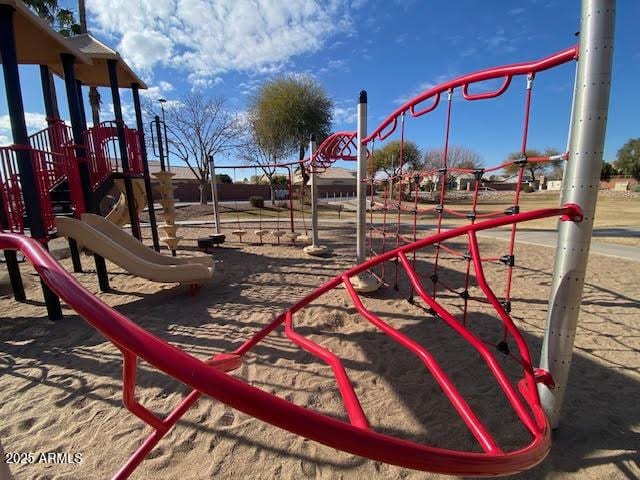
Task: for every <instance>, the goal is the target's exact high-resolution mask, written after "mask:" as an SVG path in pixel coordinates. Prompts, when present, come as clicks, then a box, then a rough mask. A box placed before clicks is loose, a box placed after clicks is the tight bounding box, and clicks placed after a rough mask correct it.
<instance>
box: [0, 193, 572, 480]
mask: <svg viewBox="0 0 640 480" xmlns="http://www.w3.org/2000/svg"><path fill="white" fill-rule="evenodd" d="M554 216H562V219H563V220H570V221H580V220H581V219H582V213H581V210H580V208H579V207H578V206H576V205H573V204H568V205H565V206H563V207H561V208H547V209H541V210H536V211H531V212H525V213H517V214H514V215H510V216H505V217H502V218H498V219H491V220H486V221H483V222H478V223H474V224H469V225H465V226H462V227H459V228H456V229H453V230H449V231H445V232H440V233H438V234H436V235H433V236H430V237H428V238H424V239H421V240H419V241H417V242H414V243H411V244H409V245H405V246H402V247H400V248H396V249H395V250H392V251H389V252H386V253H385V254H383V255H380V256H378V257H375V258H373V259H371V260H369V261H367V262H365V263H362V264H360V265H358V266H356V267H353V268H351V269H350V270H348V271H347V272H345V273H344V274H343V275H339V276H337V277H335V278H333V279H332V280H330V281H328V282H327V283H325V284H324V285H322V286H321V287H319V288H318V289H316V290H314V291H313V292H312V293H310V294H309V295H307V296H306V297H304V298H303V299H302V300H300V301H299V302H297V303H296V304H294V305H293V306H292V307H291V308H289V309H288V310H286V311H285V312H283V313H281V314H280V315H278V316H277V317H276V318H275V319H274V320H273V321H272V322H271V323H269V324H268V325H266V326H265V327H264V328H263V329H261V330H260V331H258V332H257V333H256V334H255V335H254V336H253V337H252V338H250V339H249V340H247V341H246V342H245V343H244V344H243V345H242V346H240V347H239V348H238V349H236V350H235V351H234V352H233V353H231V354H221V355H217V356H216V357H214V358H212V359H210V360H207V361H202V360H199V359H197V358H195V357H193V356H191V355H189V354H188V353H186V352H185V351H183V350H181V349H179V348H177V347H174V346H173V345H170V344H168V343H166V342H164V341H163V340H161V339H159V338H158V337H156V336H154V335H152V334H151V333H149V332H147V331H146V330H144V329H142V328H141V327H139V326H138V325H137V324H135V323H134V322H132V321H131V320H129V319H128V318H127V317H125V316H124V315H122V314H121V313H119V312H117V311H116V310H114V309H113V308H111V307H109V306H107V305H106V304H104V303H103V302H102V301H101V300H100V299H99V298H97V297H96V296H95V295H93V294H92V293H90V292H89V291H87V290H86V289H85V288H84V287H82V286H81V285H80V284H79V283H78V282H77V281H76V280H75V279H74V278H73V277H72V276H71V275H70V274H69V273H67V272H66V271H65V270H64V269H63V268H62V267H61V266H60V265H59V264H58V263H57V262H56V261H55V260H54V259H53V258H52V257H51V256H50V255H49V254H48V252H46V251H45V250H44V248H43V247H42V246H41V245H39V244H37V243H36V242H34V241H33V240H31V239H29V238H26V237H24V236H20V235H15V234H2V233H0V249H17V250H21V251H22V252H23V253H24V254H25V256H26V257H27V258H28V259H29V260H30V262H31V263H32V264H33V265H34V267H35V268H36V270H37V271H38V273H39V274H40V276H41V278H42V280H43V281H44V282H45V283H46V284H47V285H49V286H50V287H51V289H52V290H54V292H55V293H56V294H58V295H59V296H60V297H61V298H62V299H63V300H64V301H65V302H66V303H67V304H68V305H69V306H70V307H71V308H73V309H74V310H75V311H76V312H77V313H78V314H79V315H81V316H82V317H83V318H84V319H85V320H86V321H87V322H88V323H90V324H91V325H92V326H94V327H95V328H96V329H97V330H98V331H99V332H100V333H101V334H102V335H104V336H105V337H106V338H107V339H109V340H110V341H111V342H112V343H114V344H115V345H116V347H117V348H118V349H119V350H120V351H121V352H122V353H123V356H124V360H125V363H124V374H123V377H124V380H123V382H124V388H123V390H124V391H123V400H124V404H125V406H126V407H127V408H128V409H129V410H130V411H131V412H132V413H134V414H135V415H137V416H138V417H139V418H141V419H142V420H143V421H145V422H146V423H147V424H149V425H150V426H151V427H152V428H153V433H152V434H151V435H150V436H149V437H148V438H147V439H146V441H144V442H143V443H142V445H141V446H140V447H139V448H138V450H137V451H136V453H135V454H134V455H133V456H132V457H131V459H130V460H129V461H128V462H127V464H126V465H125V466H124V467H123V468H122V469H121V470H120V471H119V472H118V473H117V474H116V476H115V477H114V478H127V477H128V476H129V475H131V473H132V472H133V471H134V470H135V468H136V467H137V466H138V465H139V464H140V462H141V461H142V460H143V459H144V457H145V456H146V455H147V454H148V453H149V452H150V451H151V450H152V449H153V447H154V446H155V445H156V444H157V443H158V441H159V440H160V439H161V438H162V437H163V436H164V435H165V434H166V433H167V431H168V430H169V429H170V428H171V427H172V426H173V425H174V424H175V423H176V422H177V421H178V420H179V419H180V417H181V416H182V415H183V414H184V413H185V412H186V411H187V410H188V408H189V407H190V406H191V405H193V403H194V402H195V401H196V400H197V399H198V398H199V397H200V395H201V394H205V395H209V396H211V397H213V398H215V399H217V400H219V401H221V402H223V403H225V404H227V405H229V406H231V407H233V408H236V409H238V410H240V411H242V412H245V413H246V414H248V415H251V416H254V417H256V418H259V419H261V420H263V421H265V422H268V423H271V424H273V425H275V426H278V427H280V428H283V429H286V430H288V431H290V432H293V433H296V434H298V435H302V436H304V437H306V438H309V439H312V440H315V441H318V442H320V443H323V444H325V445H328V446H331V447H333V448H336V449H339V450H344V451H346V452H350V453H352V454H355V455H360V456H363V457H367V458H370V459H373V460H376V461H380V462H385V463H389V464H394V465H399V466H403V467H407V468H412V469H417V470H426V471H432V472H438V473H446V474H453V475H465V476H478V475H482V476H486V475H507V474H514V473H518V472H521V471H523V470H526V469H528V468H531V467H533V466H534V465H536V464H538V463H539V462H541V461H542V460H543V459H544V457H545V456H546V455H547V453H548V451H549V448H550V443H551V431H550V427H549V423H548V420H547V418H546V415H545V414H544V411H543V409H542V407H541V405H540V399H539V397H538V393H537V389H536V384H537V383H541V382H544V383H549V384H550V382H551V379H550V378H549V375H548V373H547V372H542V371H538V370H535V369H534V368H533V366H532V365H531V357H530V355H529V351H528V348H527V345H526V343H525V341H524V339H523V337H522V335H521V334H520V332H519V331H518V330H517V328H516V327H515V325H514V324H513V322H512V321H511V318H510V317H509V315H508V313H507V312H506V311H505V310H504V308H503V306H502V305H501V304H500V303H499V302H498V301H497V299H496V297H495V295H494V294H493V292H492V291H491V289H490V287H489V285H488V284H487V281H486V279H485V277H484V272H483V270H482V266H481V261H480V256H479V252H478V246H477V240H476V238H475V233H476V232H478V231H481V230H486V229H489V228H495V227H501V226H507V225H512V224H515V223H518V222H523V221H529V220H537V219H542V218H548V217H554ZM462 235H467V236H468V237H469V241H470V242H471V245H472V248H473V258H474V265H475V267H476V275H477V278H478V285H479V286H480V288H481V290H482V291H483V293H484V294H485V296H486V297H487V300H488V301H489V303H490V305H491V306H492V307H493V308H494V310H495V311H496V314H497V315H498V318H499V320H500V321H501V322H502V323H503V324H504V325H505V327H506V328H507V330H508V331H509V334H510V335H511V336H512V337H513V339H514V342H515V345H516V347H517V349H518V351H519V353H520V361H519V362H518V364H519V365H520V366H521V367H522V372H523V380H522V381H521V382H520V383H519V384H518V390H516V388H514V386H513V385H512V383H511V381H510V380H509V379H508V377H507V376H506V374H505V373H504V372H503V370H502V367H501V365H500V363H499V362H498V361H497V360H496V359H495V357H494V355H493V353H492V352H491V351H490V350H489V349H488V348H487V346H486V344H485V343H484V342H483V341H482V340H481V339H479V338H478V337H477V336H476V335H475V334H474V333H473V332H472V331H471V330H470V329H468V328H467V327H466V326H465V325H463V324H462V323H460V322H459V321H457V319H456V318H455V317H454V316H453V315H451V314H450V313H449V312H448V311H447V309H446V308H445V307H444V306H443V305H441V304H440V303H439V302H438V301H436V300H434V299H433V298H431V297H430V296H429V294H428V293H427V292H426V290H425V288H424V287H423V285H422V281H421V279H420V278H419V276H418V274H417V273H416V271H415V269H414V268H413V267H412V265H411V262H410V261H409V260H408V258H407V255H408V254H410V253H412V252H414V251H416V250H419V249H422V248H425V247H427V246H429V245H433V244H435V243H439V242H443V241H445V240H449V239H452V238H454V237H458V236H462ZM392 260H397V261H398V262H399V263H400V264H401V265H402V267H403V268H404V270H405V272H406V273H407V276H408V278H409V280H410V282H411V283H412V285H413V286H414V288H415V289H416V291H417V293H418V294H419V296H420V298H422V300H423V301H424V302H425V303H426V304H427V305H429V306H430V307H431V308H433V309H434V310H435V311H436V312H437V313H438V315H439V316H440V318H441V319H442V320H443V321H444V322H445V323H447V324H448V325H449V326H450V327H451V328H452V329H453V330H454V331H456V332H457V333H458V334H460V335H461V337H462V338H463V339H464V340H465V341H466V342H467V343H468V344H469V345H471V346H472V347H473V348H474V349H475V350H476V351H477V352H478V353H479V354H480V356H481V358H482V359H483V360H484V362H485V363H486V364H487V366H488V367H489V370H490V371H491V373H492V375H493V376H494V377H495V378H496V381H497V383H498V385H499V386H500V388H501V389H502V390H503V392H504V394H505V396H506V398H507V399H508V401H509V403H510V404H511V406H512V407H513V409H514V411H515V412H516V414H517V416H518V418H519V419H520V420H521V422H522V423H523V425H524V426H525V428H526V429H527V431H528V432H529V435H530V437H531V440H530V442H529V443H528V445H527V446H525V447H523V448H519V449H517V450H514V451H503V450H502V449H501V448H500V446H499V445H498V444H497V442H496V441H495V440H494V439H493V437H492V435H491V433H490V432H489V431H488V429H487V428H486V426H484V425H483V424H482V423H481V421H480V420H479V418H478V416H477V415H475V414H474V412H473V410H472V409H471V406H470V405H469V404H468V403H467V402H466V401H465V399H464V398H463V397H462V395H461V394H460V392H459V391H457V390H456V388H455V386H454V385H453V383H452V381H451V380H450V379H449V378H448V377H447V375H446V374H445V372H444V371H443V369H442V368H441V367H440V366H439V365H438V363H437V361H436V360H435V359H434V358H433V357H432V356H431V355H430V353H429V352H428V351H427V350H426V349H425V348H424V347H422V346H421V345H419V344H418V343H417V342H415V341H413V340H412V339H410V338H409V337H407V336H406V335H404V334H402V333H401V332H399V331H398V330H395V329H394V328H393V327H392V326H391V325H390V324H388V323H386V322H384V321H383V320H382V319H380V318H379V317H378V316H376V315H375V314H373V313H372V312H370V311H369V310H367V308H366V307H365V306H364V304H363V302H362V301H361V299H360V297H359V296H358V294H357V293H356V292H355V291H354V289H353V287H352V286H351V280H350V279H351V278H353V277H355V276H356V275H358V274H361V273H363V272H365V271H369V270H371V269H372V268H373V267H375V266H377V265H380V264H382V263H384V262H388V261H392ZM342 286H344V287H346V289H347V292H348V294H349V296H350V297H351V299H352V301H353V303H354V306H355V307H356V310H357V311H358V312H360V314H361V315H362V316H363V317H364V318H365V319H366V320H368V321H369V322H371V323H372V324H373V325H374V326H376V327H377V328H378V329H379V330H381V331H382V332H384V333H385V334H387V335H389V336H390V337H391V338H392V339H393V340H394V341H396V342H397V343H399V344H400V345H402V346H404V347H406V348H407V349H408V351H409V352H411V353H413V354H414V355H417V356H418V357H419V358H420V359H421V360H422V361H423V363H424V364H425V367H426V368H427V369H428V370H429V372H431V374H432V375H433V377H434V379H435V380H436V381H437V382H438V384H439V385H440V386H441V388H442V389H443V391H444V392H445V394H446V396H447V397H448V398H449V400H450V401H451V403H452V404H453V405H454V407H455V408H456V409H457V410H458V412H459V413H460V415H461V416H462V418H463V420H464V422H465V423H466V425H467V426H468V428H469V429H470V430H471V431H472V433H473V434H474V435H475V437H476V438H477V440H478V443H479V444H480V446H481V447H482V449H483V452H482V453H478V452H468V451H456V450H450V449H443V448H437V447H433V446H426V445H421V444H418V443H415V442H412V441H407V440H402V439H398V438H395V437H391V436H389V435H385V434H381V433H378V432H376V431H374V430H373V429H372V428H371V427H370V426H369V422H368V421H367V419H366V416H365V414H364V412H363V411H362V408H361V406H360V402H359V401H358V397H357V395H356V393H355V391H354V389H353V387H352V385H351V383H350V381H349V378H348V376H347V373H346V371H345V369H344V367H343V366H342V362H341V361H340V359H339V358H338V357H337V356H336V355H335V354H334V353H332V352H330V351H329V350H328V349H326V348H325V347H321V346H319V345H317V344H316V343H314V342H313V341H311V340H310V339H308V338H306V337H303V336H301V335H300V334H298V333H296V332H295V331H294V330H293V328H294V325H293V318H294V315H295V314H296V313H297V312H299V311H301V310H303V309H304V308H306V307H307V306H309V304H310V303H312V302H313V301H315V300H317V299H318V298H320V297H321V296H323V295H325V294H326V293H328V292H329V291H331V290H334V289H337V288H341V287H342ZM283 324H285V332H286V334H287V336H288V337H289V338H290V339H292V340H293V341H294V342H295V343H297V344H298V345H300V346H302V347H303V348H304V349H305V350H307V351H309V352H311V353H312V354H314V355H316V356H317V357H318V358H320V359H322V360H323V361H325V362H327V363H328V364H329V365H331V367H332V369H333V371H334V374H335V376H336V382H337V384H338V387H339V392H340V393H341V395H342V397H343V400H344V402H343V403H344V406H345V410H346V411H347V413H348V418H349V422H345V421H341V420H338V419H335V418H332V417H330V416H328V415H325V414H320V413H318V412H315V411H313V410H309V409H307V408H303V407H300V406H298V405H295V404H293V403H291V402H289V401H287V400H284V399H282V398H279V397H277V396H276V395H273V394H271V393H268V392H265V391H263V390H260V389H258V388H256V387H253V386H251V385H249V384H247V383H245V382H244V381H243V380H240V379H238V378H234V377H232V376H230V375H228V374H226V373H225V372H226V371H228V370H232V369H234V368H237V367H238V366H239V365H240V364H241V358H242V357H243V356H244V355H245V354H247V352H248V351H249V350H251V348H253V347H254V346H255V345H257V344H258V343H259V342H260V341H262V340H263V339H264V338H265V337H266V336H267V335H269V334H270V333H271V332H273V331H274V330H275V329H276V328H277V327H279V326H281V325H283ZM138 359H142V360H144V361H145V362H147V363H149V364H150V365H153V366H154V367H156V368H158V369H159V370H161V371H162V372H164V373H166V374H167V375H169V376H170V377H172V378H175V379H177V380H178V381H180V382H182V383H184V384H185V385H188V386H190V387H191V388H193V390H192V391H191V393H189V394H188V395H187V396H186V397H185V398H184V399H183V400H182V401H181V402H180V403H179V404H178V406H177V407H176V408H175V409H174V410H173V411H172V412H171V413H170V414H169V415H168V416H167V417H166V418H164V419H162V418H160V417H158V416H156V415H155V414H154V413H152V412H151V411H149V410H148V409H146V408H145V407H144V406H142V405H141V404H139V403H138V402H137V401H136V400H135V374H136V363H137V361H138Z"/></svg>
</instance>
